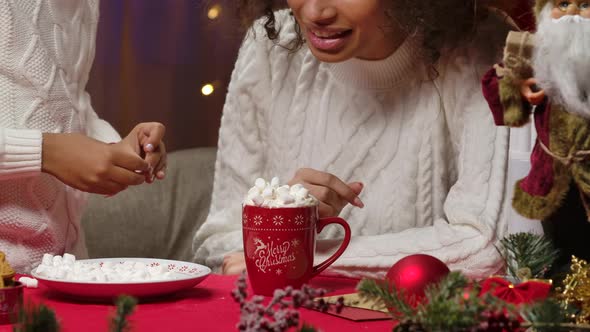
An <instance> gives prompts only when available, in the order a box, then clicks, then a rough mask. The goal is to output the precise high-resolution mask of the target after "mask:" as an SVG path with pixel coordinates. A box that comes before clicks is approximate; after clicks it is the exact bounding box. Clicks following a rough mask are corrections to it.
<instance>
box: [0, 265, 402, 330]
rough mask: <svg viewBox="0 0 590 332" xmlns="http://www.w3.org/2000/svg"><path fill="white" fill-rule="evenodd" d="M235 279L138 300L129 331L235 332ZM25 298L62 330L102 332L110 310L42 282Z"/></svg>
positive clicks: (375, 325)
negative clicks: (41, 306) (47, 311)
mask: <svg viewBox="0 0 590 332" xmlns="http://www.w3.org/2000/svg"><path fill="white" fill-rule="evenodd" d="M235 281H236V277H235V276H220V275H210V276H209V277H208V278H207V279H206V280H205V281H203V282H202V283H201V284H199V285H197V286H196V287H195V288H193V289H191V290H189V291H186V292H183V294H178V295H175V296H174V297H171V298H167V299H164V300H159V301H157V302H152V303H140V304H139V305H138V306H137V308H136V311H135V312H134V314H133V315H132V316H131V319H130V321H131V324H132V327H133V329H132V331H133V332H144V331H148V332H149V331H161V332H165V331H174V332H182V331H191V332H194V331H236V330H237V329H236V324H237V322H238V320H239V311H240V310H239V306H238V304H237V303H235V302H234V300H233V298H232V297H231V295H230V292H231V290H232V289H234V284H235ZM357 282H358V281H357V280H353V279H346V278H335V277H318V278H315V279H314V280H313V281H312V285H313V286H314V287H321V288H324V289H326V290H328V291H329V292H330V294H334V295H336V294H345V293H350V292H353V290H354V287H355V285H356V283H357ZM27 301H29V302H30V301H32V302H42V303H45V304H46V305H48V306H49V307H51V308H52V309H54V310H55V312H56V314H57V316H58V317H59V319H60V321H61V325H62V331H63V332H80V331H83V332H95V331H96V332H107V331H108V318H109V317H110V316H111V315H112V313H113V312H114V306H113V305H107V304H94V303H84V302H79V301H74V300H71V299H66V298H63V297H61V296H59V294H56V293H55V292H53V291H51V290H49V289H47V288H45V287H43V286H42V285H40V287H39V288H37V289H25V302H27ZM301 319H302V321H303V322H306V323H309V324H312V325H314V326H315V327H316V328H317V329H319V330H321V331H324V332H330V331H338V332H346V331H375V332H378V331H391V330H392V328H393V322H392V321H389V320H385V321H371V322H354V321H350V320H347V319H344V318H339V317H334V316H331V315H329V314H325V313H320V312H316V311H312V310H306V309H302V310H301ZM5 331H12V329H11V327H10V326H1V327H0V332H5Z"/></svg>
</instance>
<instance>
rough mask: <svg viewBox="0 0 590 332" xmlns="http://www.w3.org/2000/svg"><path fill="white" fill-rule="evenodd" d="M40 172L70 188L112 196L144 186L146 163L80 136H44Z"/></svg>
mask: <svg viewBox="0 0 590 332" xmlns="http://www.w3.org/2000/svg"><path fill="white" fill-rule="evenodd" d="M42 154H43V155H42V166H41V167H42V171H43V172H46V173H49V174H52V175H53V176H55V177H56V178H58V179H59V180H60V181H62V182H63V183H65V184H67V185H69V186H70V187H73V188H76V189H79V190H82V191H86V192H91V193H96V194H103V195H114V194H116V193H118V192H120V191H122V190H124V189H126V188H127V187H128V186H131V185H138V184H141V183H143V182H144V180H145V178H144V176H143V175H141V174H138V173H143V172H148V170H149V166H148V163H147V162H146V161H145V160H143V159H142V158H141V157H140V156H139V155H138V154H137V153H136V152H135V151H133V150H132V149H129V148H128V147H126V146H123V145H120V144H106V143H103V142H99V141H97V140H95V139H92V138H90V137H87V136H85V135H81V134H43V147H42Z"/></svg>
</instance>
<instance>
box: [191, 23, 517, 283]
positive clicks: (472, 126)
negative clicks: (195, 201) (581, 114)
mask: <svg viewBox="0 0 590 332" xmlns="http://www.w3.org/2000/svg"><path fill="white" fill-rule="evenodd" d="M277 15H278V17H277V21H278V24H279V25H280V27H281V37H280V39H281V40H280V42H281V43H288V41H289V40H292V38H294V37H295V32H294V31H295V30H294V21H293V19H292V17H290V16H289V15H288V13H287V12H286V11H282V12H279V13H278V14H277ZM506 33H507V26H506V25H505V24H503V23H502V22H501V21H500V20H499V19H498V18H496V17H495V16H490V18H489V19H487V21H486V22H485V24H483V25H482V26H480V27H479V30H478V33H477V37H476V38H475V39H474V40H471V41H470V42H469V43H468V45H467V46H465V47H462V48H458V49H454V50H453V51H449V50H447V51H444V52H443V56H442V58H441V59H440V60H439V62H438V66H437V71H438V74H439V75H438V78H436V79H434V80H432V79H429V78H428V76H427V75H426V72H427V71H426V69H425V66H424V65H420V64H419V63H418V62H417V61H416V60H415V59H416V54H417V50H418V47H419V43H418V42H417V41H416V40H414V39H412V38H408V39H407V40H406V41H405V42H404V43H403V44H402V45H401V46H400V48H399V49H398V50H397V51H396V52H394V54H392V55H391V56H390V57H388V58H387V59H384V60H382V61H363V60H359V59H352V60H349V61H346V62H343V63H335V64H329V63H322V62H319V61H318V60H317V59H316V58H315V57H314V56H313V55H312V54H311V52H310V51H309V49H308V48H306V47H305V46H304V47H303V48H302V49H301V50H299V51H297V52H295V53H292V52H289V50H287V49H285V48H283V47H279V46H275V45H274V44H273V42H271V41H269V40H268V39H267V38H266V35H265V33H264V30H263V29H262V25H261V24H260V23H257V24H256V26H255V33H251V34H249V36H247V37H246V39H245V41H244V43H243V45H242V47H241V50H240V53H239V57H238V60H237V63H236V66H235V69H234V72H233V76H232V80H231V83H230V86H229V92H228V95H227V100H226V104H225V107H224V112H223V117H222V124H221V129H220V137H219V150H218V156H217V161H216V172H215V181H214V189H213V199H212V203H211V208H210V212H209V217H208V219H207V220H206V222H205V224H204V225H203V226H202V227H201V228H200V230H199V231H198V232H197V234H196V235H195V238H194V242H193V249H194V250H195V252H196V254H195V260H196V261H198V262H201V263H205V264H207V265H209V266H212V267H214V268H219V266H220V265H221V263H222V257H223V255H224V254H226V253H228V252H231V251H235V250H240V249H241V248H242V233H241V223H240V220H241V219H240V218H241V202H242V199H243V197H244V195H245V194H246V193H247V191H248V189H249V188H250V186H251V185H252V183H253V181H254V179H255V178H257V177H266V178H270V177H271V176H274V175H278V176H280V177H281V178H282V179H283V180H285V181H286V180H288V179H290V178H291V177H292V176H293V175H294V173H295V171H296V170H297V169H298V168H300V167H311V168H315V169H318V170H321V171H326V172H330V173H332V174H334V175H336V176H338V177H340V178H341V179H343V180H344V181H362V182H363V183H364V184H365V186H364V190H363V192H362V194H361V197H362V200H363V201H364V203H365V208H363V209H359V208H354V207H352V206H350V205H349V206H347V207H346V208H344V210H343V211H342V212H341V214H340V216H341V217H343V218H344V219H346V220H348V222H349V224H350V226H351V229H352V232H353V237H352V240H351V243H350V245H349V246H348V249H346V251H345V252H344V254H343V255H342V256H341V257H340V258H339V259H338V260H337V261H336V262H335V263H334V264H333V265H332V266H331V268H330V269H329V271H331V272H333V273H338V274H344V275H348V276H355V277H362V276H370V277H383V276H384V274H385V273H386V272H387V270H388V268H389V267H391V266H392V264H394V263H395V262H396V261H397V260H399V259H401V258H403V257H405V256H407V255H410V254H416V253H425V254H430V255H433V256H435V257H438V258H439V259H441V260H443V261H444V262H445V263H447V264H448V265H449V267H450V268H451V269H454V270H462V271H463V272H465V273H466V274H467V275H468V276H471V277H484V276H487V275H490V274H492V273H494V272H496V271H497V270H498V269H499V268H500V267H501V265H502V263H501V259H500V257H499V255H498V253H497V251H496V248H495V247H494V245H495V244H496V243H497V241H498V239H499V238H500V237H502V236H503V235H504V232H505V230H506V225H505V222H504V220H503V218H501V211H502V206H503V200H504V186H505V177H506V163H507V150H508V131H507V129H505V128H497V127H495V126H494V123H493V121H492V117H491V115H490V113H489V111H488V107H487V105H486V102H485V99H484V98H483V96H482V93H481V91H480V84H479V82H480V79H481V77H482V75H483V73H484V72H485V70H486V69H487V68H489V66H491V65H492V64H493V63H494V62H495V61H497V60H498V59H499V56H500V53H499V51H500V47H496V46H500V45H501V44H502V42H503V39H504V37H505V36H506ZM341 237H342V234H341V230H340V229H339V228H338V227H334V228H331V229H326V230H324V231H323V232H322V234H321V238H322V240H320V241H319V242H318V248H317V253H316V261H319V260H323V259H325V258H326V256H327V255H328V254H329V253H330V252H331V251H333V250H334V249H335V248H336V247H337V246H338V244H339V241H338V240H337V239H338V238H341Z"/></svg>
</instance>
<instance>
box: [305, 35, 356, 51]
mask: <svg viewBox="0 0 590 332" xmlns="http://www.w3.org/2000/svg"><path fill="white" fill-rule="evenodd" d="M351 34H352V30H328V29H308V30H307V37H308V38H307V39H308V41H309V42H310V43H311V45H312V46H313V47H314V48H316V49H318V50H320V51H325V52H336V51H338V50H340V49H342V48H343V47H344V45H345V44H346V42H347V41H348V39H349V38H350V36H351Z"/></svg>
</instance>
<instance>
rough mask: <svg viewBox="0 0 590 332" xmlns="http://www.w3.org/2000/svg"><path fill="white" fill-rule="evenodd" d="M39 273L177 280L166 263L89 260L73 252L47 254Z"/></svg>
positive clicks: (101, 278)
mask: <svg viewBox="0 0 590 332" xmlns="http://www.w3.org/2000/svg"><path fill="white" fill-rule="evenodd" d="M35 272H36V273H37V274H38V275H39V276H41V277H47V278H53V279H60V280H66V281H82V282H102V283H108V282H141V281H155V280H159V281H163V280H174V279H176V274H175V273H173V272H171V271H170V270H169V269H168V267H165V266H163V265H157V266H148V265H146V264H145V263H143V262H137V261H124V262H122V263H114V262H112V261H106V262H103V263H102V264H100V263H89V262H79V261H76V257H75V256H74V255H70V254H64V256H63V257H62V256H58V255H57V256H53V255H50V254H45V255H43V260H42V262H41V265H39V266H38V267H37V268H36V270H35Z"/></svg>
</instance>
